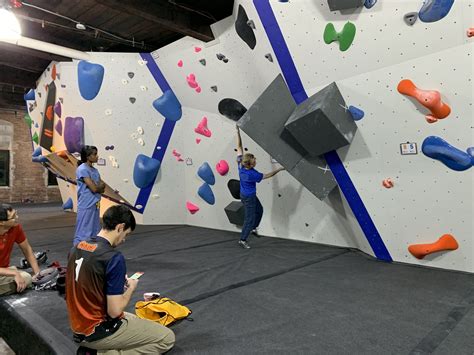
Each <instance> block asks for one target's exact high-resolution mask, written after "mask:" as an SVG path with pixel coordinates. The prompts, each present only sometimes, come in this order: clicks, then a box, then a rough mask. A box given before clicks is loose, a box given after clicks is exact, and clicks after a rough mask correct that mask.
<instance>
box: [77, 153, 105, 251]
mask: <svg viewBox="0 0 474 355" xmlns="http://www.w3.org/2000/svg"><path fill="white" fill-rule="evenodd" d="M98 158H99V157H98V155H97V148H96V147H94V146H91V145H86V146H84V147H83V148H82V149H81V161H82V164H81V165H79V167H78V168H77V170H76V181H77V220H76V232H75V235H74V241H73V244H74V246H76V245H77V244H79V242H81V241H82V240H87V239H89V238H90V237H95V236H97V233H99V231H100V216H99V209H100V198H101V194H102V193H103V192H104V191H105V183H104V182H103V181H102V180H101V179H100V174H99V171H98V170H97V169H96V168H94V166H93V165H92V164H94V163H97V160H98Z"/></svg>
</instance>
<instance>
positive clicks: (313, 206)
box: [30, 0, 474, 272]
mask: <svg viewBox="0 0 474 355" xmlns="http://www.w3.org/2000/svg"><path fill="white" fill-rule="evenodd" d="M270 4H271V7H272V9H273V12H274V14H275V17H276V20H277V22H278V25H279V27H280V29H281V32H282V34H283V37H284V39H285V41H286V44H287V46H288V48H289V51H290V53H291V56H292V59H293V61H294V63H295V66H296V69H297V72H298V74H299V76H300V78H301V81H302V83H303V86H304V89H305V90H306V92H307V94H308V95H312V94H314V93H315V92H317V91H318V90H319V89H321V88H322V87H324V86H326V85H328V84H329V83H331V82H333V81H336V83H337V84H338V86H339V88H340V90H341V93H342V95H343V96H344V98H345V101H346V103H347V104H348V105H354V106H356V107H359V108H361V109H362V110H363V111H364V112H365V117H364V118H363V119H362V120H361V121H358V122H357V125H358V131H357V134H356V136H355V138H354V141H353V142H352V144H351V145H350V146H349V147H345V148H341V149H339V151H338V153H339V156H340V157H341V159H342V161H343V163H344V166H345V167H346V169H347V171H348V173H349V175H350V177H351V179H352V181H353V183H354V185H355V187H356V189H357V191H358V192H359V194H360V196H361V198H362V201H363V202H364V204H365V206H366V208H367V210H368V212H369V215H370V216H371V218H372V219H373V221H374V223H375V226H376V227H377V229H378V231H379V233H380V235H381V237H382V239H383V241H384V242H385V245H386V246H387V248H388V251H389V253H390V255H391V256H392V258H393V259H394V260H395V261H400V262H407V263H413V264H421V265H427V266H433V267H440V268H447V269H454V270H463V271H468V272H474V261H473V259H474V243H473V241H472V237H473V222H472V216H473V212H474V211H473V203H472V197H473V176H474V173H473V172H474V168H471V169H470V170H466V171H463V172H457V171H453V170H451V169H449V168H447V167H445V166H444V165H443V164H442V163H440V162H439V161H435V160H433V159H431V158H428V157H426V156H424V155H423V154H422V153H421V144H422V142H423V140H424V138H426V137H427V136H431V135H434V136H439V137H441V138H443V139H445V140H446V141H448V142H449V143H450V144H452V145H453V146H455V147H457V148H459V149H460V150H463V151H465V150H466V149H467V148H468V147H471V146H474V142H473V126H472V118H473V117H474V112H473V92H474V88H473V83H472V77H473V55H474V54H473V49H474V48H473V46H474V44H473V42H474V38H467V36H466V34H465V32H466V29H467V28H468V27H472V26H473V25H474V5H473V4H472V2H471V1H468V0H457V1H456V2H455V4H454V6H453V8H452V9H451V12H450V13H449V14H448V16H446V17H445V18H444V19H442V20H440V21H438V22H435V23H429V24H428V23H423V22H421V21H420V20H418V21H417V22H416V23H415V24H414V25H413V26H408V25H407V24H406V23H405V22H404V21H403V15H404V14H406V13H408V12H412V11H418V10H419V8H420V7H421V1H415V0H407V1H390V0H379V2H378V3H377V4H376V5H375V6H374V7H373V8H372V9H365V8H361V9H357V10H354V11H347V12H344V13H340V12H338V11H336V12H330V11H329V9H328V6H327V2H326V1H324V0H318V1H314V0H290V1H289V2H287V3H283V2H279V1H277V0H270ZM239 5H242V6H243V7H244V8H245V10H246V13H247V15H248V17H249V19H251V20H252V21H253V22H254V24H255V29H254V31H253V32H254V34H255V37H256V41H257V44H256V46H255V48H254V49H253V50H252V49H250V48H249V47H248V46H247V44H246V43H245V42H244V41H242V40H241V39H240V37H239V36H238V35H237V33H236V31H235V26H234V22H235V17H236V16H237V9H238V7H239ZM347 21H351V22H352V23H354V24H355V25H356V28H357V30H356V36H355V39H354V42H353V44H352V46H351V47H350V48H349V49H348V50H347V51H345V52H341V51H340V50H339V48H338V44H337V43H331V44H329V45H327V44H325V43H324V41H323V33H324V29H325V26H326V24H327V23H329V22H332V23H333V24H334V25H335V28H336V30H337V31H340V30H341V29H342V27H343V25H344V24H345V23H346V22H347ZM212 29H213V32H214V34H215V37H216V39H215V40H214V41H212V42H210V43H202V42H200V41H198V40H195V39H192V38H189V37H186V38H183V39H181V40H179V41H177V42H175V43H172V44H170V45H168V46H166V47H163V48H161V49H158V50H156V51H155V52H154V53H153V56H154V58H156V63H157V65H158V67H159V68H160V70H161V71H162V72H163V74H164V77H165V78H166V80H167V81H168V83H169V85H170V86H171V88H172V90H173V91H174V93H175V94H176V96H177V98H178V99H179V101H180V102H181V104H182V106H183V116H182V118H181V119H180V120H179V121H178V122H177V124H176V126H175V128H174V132H173V135H172V137H171V140H170V143H169V146H168V148H167V151H166V154H165V157H164V159H163V161H162V164H161V168H160V172H159V174H158V177H157V179H156V182H155V184H154V186H153V190H152V192H151V195H150V199H149V200H148V204H147V206H146V209H145V213H144V214H143V218H142V219H141V220H140V222H142V223H146V224H175V223H176V224H179V223H183V224H189V225H196V226H203V227H207V228H214V229H223V230H231V231H239V229H238V228H237V227H235V226H233V225H231V224H230V223H229V222H228V220H227V217H226V215H225V212H224V207H225V206H226V205H228V204H229V203H230V202H231V201H233V198H232V196H231V195H230V192H229V191H228V189H227V182H228V180H229V179H237V178H238V173H237V169H236V163H235V150H234V148H235V122H234V121H232V120H230V119H228V118H226V117H224V116H222V115H220V114H219V111H218V104H219V102H220V101H221V100H222V99H225V98H232V99H236V100H238V101H240V102H241V103H242V104H243V105H244V106H245V107H247V108H248V107H250V106H251V105H252V104H253V102H254V101H255V100H256V99H257V98H258V96H259V95H260V94H261V93H262V92H263V91H264V90H265V88H266V87H267V86H268V85H269V84H270V82H272V81H273V79H274V78H275V77H276V76H277V75H278V74H280V73H281V69H280V66H279V63H278V60H277V58H276V55H275V53H274V52H273V50H272V47H271V45H270V42H269V40H268V38H267V35H266V33H265V29H264V28H263V26H262V23H261V21H260V19H259V15H258V13H257V11H256V9H255V6H254V2H253V1H251V0H240V1H239V0H236V1H235V5H234V16H231V17H229V18H227V19H224V20H222V21H220V22H218V23H216V24H214V25H213V26H212ZM196 47H197V48H198V50H196ZM199 49H200V50H199ZM218 54H222V55H224V56H225V57H226V58H227V59H228V62H227V63H224V61H222V60H219V59H218V58H217V55H218ZM267 54H271V56H272V58H273V62H270V61H269V60H268V59H267V58H265V55H267ZM203 59H204V60H205V65H203V64H202V63H201V62H200V61H202V60H203ZM91 61H92V62H94V63H99V64H102V65H103V66H104V67H105V77H104V83H103V85H102V88H101V91H100V93H99V95H98V96H97V97H96V99H94V100H93V101H85V100H83V99H82V97H81V96H80V94H79V91H78V87H77V73H76V72H77V63H76V62H73V63H61V64H60V65H58V72H60V73H61V79H60V81H58V84H62V85H64V86H65V87H62V86H61V85H57V86H58V96H60V97H63V99H64V104H63V117H66V116H72V117H76V116H81V117H83V118H84V120H85V124H86V129H85V141H86V144H92V145H96V146H97V147H98V148H99V155H100V156H101V157H102V158H105V160H106V165H105V166H99V167H98V169H99V171H100V173H101V176H102V178H103V179H104V180H105V181H106V182H107V183H108V184H109V185H110V186H112V187H113V188H114V189H116V190H118V191H119V192H120V194H121V195H122V196H123V197H124V198H125V199H126V200H127V201H129V202H130V203H132V204H134V203H135V201H136V198H137V194H138V191H139V189H138V188H137V187H135V185H134V184H133V166H134V162H135V158H136V156H137V155H138V154H144V155H147V156H151V155H152V151H153V149H155V144H156V142H157V138H158V135H159V134H160V132H161V129H162V124H163V117H162V116H161V115H160V114H159V113H158V112H157V111H156V110H155V109H154V108H153V107H152V102H153V101H154V100H155V99H156V98H158V97H160V96H161V95H162V92H161V90H160V88H159V86H158V85H157V84H156V82H155V80H154V79H153V77H152V76H151V74H150V72H149V70H148V68H147V67H146V66H143V65H140V56H139V55H138V54H118V53H117V54H112V53H94V54H93V58H92V60H91ZM179 61H182V63H183V65H182V66H181V67H180V66H178V62H179ZM142 64H143V63H142ZM130 72H132V73H133V74H134V75H133V78H130V76H129V75H128V73H130ZM189 74H194V75H195V76H196V81H197V82H198V84H199V85H200V87H201V89H202V91H201V92H200V93H197V92H196V91H195V90H194V89H192V88H191V87H190V86H188V84H187V82H186V77H187V76H188V75H189ZM402 79H410V80H412V81H413V82H414V83H415V84H416V85H417V86H418V87H419V88H421V89H428V90H438V91H440V92H441V94H442V99H443V100H444V101H445V102H446V103H447V104H449V105H450V107H451V109H452V112H451V114H450V115H449V116H448V117H447V118H445V119H443V120H440V121H439V122H437V123H434V124H429V123H427V122H426V120H425V118H424V116H425V114H426V112H427V110H426V109H425V108H424V107H422V106H421V105H419V104H418V103H416V102H415V101H413V100H412V99H410V98H408V97H405V96H403V95H401V94H399V93H398V92H397V85H398V83H399V81H400V80H402ZM124 80H126V82H125V81H124ZM44 84H47V83H46V81H45V80H43V79H41V80H40V82H39V83H38V89H37V90H38V91H40V90H43V91H44V87H43V86H44ZM212 86H216V87H217V91H214V90H212V89H211V87H212ZM130 98H135V101H134V103H132V102H131V100H130ZM37 101H38V105H39V106H41V105H44V104H41V99H38V98H37ZM39 106H38V107H39ZM41 107H42V106H41ZM41 110H42V109H38V108H37V109H35V110H34V111H33V112H31V113H30V114H31V117H32V118H34V119H35V120H36V121H37V122H39V117H40V116H38V117H36V116H35V115H39V113H37V112H38V111H41ZM109 110H110V111H109ZM204 116H205V117H207V119H208V128H209V129H210V130H211V132H212V136H211V137H210V138H208V137H204V136H201V135H199V134H196V133H195V132H194V128H195V127H197V125H198V123H199V122H200V121H201V119H202V118H203V117H204ZM56 119H57V117H56ZM268 119H271V117H269V118H268ZM138 127H141V128H142V129H143V132H144V133H143V135H140V134H137V128H138ZM35 129H36V128H34V127H33V132H34V130H35ZM132 135H133V136H134V138H132ZM138 138H142V139H143V141H144V145H143V146H142V145H140V144H139V143H138ZM196 138H200V139H201V141H200V142H199V143H197V142H196ZM242 138H243V143H244V147H246V148H247V149H248V151H249V152H252V153H254V154H255V155H256V156H257V158H258V165H257V169H259V170H260V171H262V172H269V171H271V170H272V169H274V168H276V167H277V166H278V165H277V164H274V163H272V161H271V157H270V156H269V155H268V154H267V153H266V152H264V151H263V150H262V148H260V147H259V146H258V144H257V143H256V142H254V141H252V140H251V139H250V138H248V137H247V136H246V135H245V134H242ZM406 142H414V143H417V146H418V154H417V155H406V156H402V155H401V154H400V144H401V143H406ZM55 145H57V148H59V149H62V148H63V147H62V146H61V142H60V141H58V142H56V141H55ZM111 145H113V146H114V150H105V148H106V147H110V146H111ZM173 151H174V152H175V153H179V154H181V156H180V157H181V158H182V161H178V159H177V157H176V156H175V155H174V154H173ZM109 156H113V157H115V158H116V160H117V163H118V164H119V167H118V168H114V167H113V166H112V164H111V161H110V159H109ZM220 159H225V160H227V161H228V163H229V165H230V171H229V173H228V174H227V176H224V177H223V176H220V175H219V174H218V173H217V171H216V170H215V165H216V163H217V162H218V161H219V160H220ZM204 162H208V163H209V165H210V166H211V167H212V168H213V171H214V175H215V177H216V184H215V185H214V186H211V188H212V190H213V193H214V195H215V198H216V202H215V204H214V205H212V206H211V205H208V204H207V203H206V202H205V201H203V200H202V199H201V198H200V197H199V196H198V194H197V190H198V188H199V186H200V185H201V184H202V183H203V181H202V180H201V179H200V178H199V177H198V176H197V170H198V168H199V167H200V166H201V164H203V163H204ZM385 178H391V179H392V180H393V182H394V187H393V188H392V189H386V188H384V187H383V186H382V180H383V179H385ZM63 185H65V184H61V190H62V193H63V190H64V189H66V188H68V187H67V186H66V187H65V186H63ZM69 188H71V187H69ZM70 193H71V192H69V195H70ZM258 194H259V197H260V200H261V201H262V204H263V206H264V209H265V213H264V217H263V220H262V223H261V228H260V233H261V234H264V235H267V236H276V237H281V238H288V239H297V240H303V241H309V242H317V243H323V244H330V245H337V246H345V247H354V248H358V249H360V250H362V251H364V252H366V253H368V254H371V255H373V252H372V249H371V248H370V246H369V244H368V242H367V240H366V237H365V236H364V234H363V232H362V230H361V228H360V227H359V224H358V222H357V221H356V219H355V217H354V215H353V213H352V211H351V209H350V208H349V206H348V205H347V203H346V201H345V198H344V197H343V196H342V194H341V193H340V192H339V190H337V189H336V190H335V191H333V193H331V194H330V195H329V197H328V198H327V199H326V200H324V201H319V200H318V199H317V198H316V197H314V196H313V195H312V194H311V193H310V192H309V191H308V190H306V188H304V187H303V186H302V185H301V184H300V183H298V182H297V181H296V180H295V179H294V178H292V177H291V176H290V175H289V174H288V173H286V172H282V173H280V174H278V175H277V176H276V177H274V178H272V179H270V180H264V181H263V182H262V183H261V184H259V186H258ZM66 195H67V196H69V195H68V194H65V193H63V197H64V196H66ZM186 201H189V202H192V203H194V204H196V205H198V206H199V208H200V210H199V211H198V212H197V213H196V214H193V215H191V214H190V213H189V212H188V211H187V210H186V207H185V205H186ZM445 233H450V234H452V235H453V236H455V238H456V239H457V241H458V243H459V249H458V250H456V251H451V252H443V253H437V254H434V255H431V256H428V257H426V258H425V259H424V260H418V259H416V258H414V257H413V256H412V255H411V254H410V253H409V252H408V250H407V247H408V245H410V244H416V243H429V242H434V241H436V240H437V239H438V238H439V237H440V236H441V235H442V234H445ZM236 238H237V236H236ZM236 240H237V239H236ZM236 247H237V246H236Z"/></svg>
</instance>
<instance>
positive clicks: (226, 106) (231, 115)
mask: <svg viewBox="0 0 474 355" xmlns="http://www.w3.org/2000/svg"><path fill="white" fill-rule="evenodd" d="M217 108H218V110H219V113H220V114H221V115H222V116H225V117H227V118H228V119H230V120H232V121H238V120H240V118H241V117H242V116H243V115H244V114H245V112H247V108H246V107H245V106H244V105H242V104H241V103H240V102H239V101H237V100H236V99H229V98H227V99H222V100H221V101H220V102H219V105H218V107H217Z"/></svg>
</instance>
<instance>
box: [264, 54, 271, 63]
mask: <svg viewBox="0 0 474 355" xmlns="http://www.w3.org/2000/svg"><path fill="white" fill-rule="evenodd" d="M265 58H267V59H268V60H269V61H270V62H272V63H273V57H272V55H271V54H270V53H267V54H265Z"/></svg>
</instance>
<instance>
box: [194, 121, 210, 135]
mask: <svg viewBox="0 0 474 355" xmlns="http://www.w3.org/2000/svg"><path fill="white" fill-rule="evenodd" d="M194 132H196V133H198V134H202V135H203V136H205V137H210V136H211V135H212V132H211V131H210V130H209V128H207V117H203V118H202V120H201V122H199V124H198V126H197V127H196V128H194Z"/></svg>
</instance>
